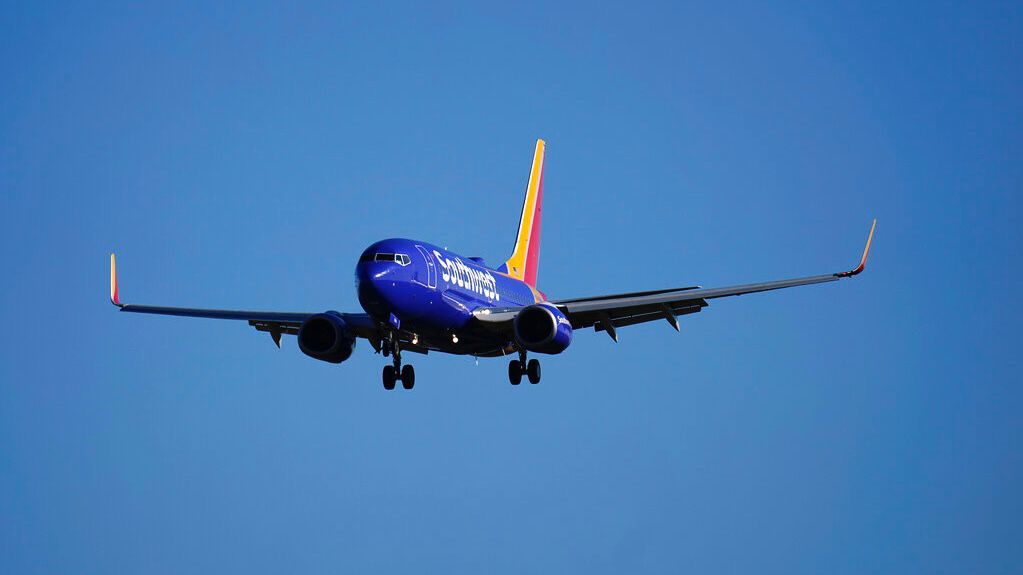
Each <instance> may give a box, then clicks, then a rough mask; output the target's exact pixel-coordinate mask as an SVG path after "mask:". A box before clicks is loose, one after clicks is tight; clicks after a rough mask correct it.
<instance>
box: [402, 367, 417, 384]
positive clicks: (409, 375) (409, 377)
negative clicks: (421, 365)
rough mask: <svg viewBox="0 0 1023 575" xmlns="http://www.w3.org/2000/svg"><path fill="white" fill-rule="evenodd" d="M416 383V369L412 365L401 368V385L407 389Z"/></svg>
mask: <svg viewBox="0 0 1023 575" xmlns="http://www.w3.org/2000/svg"><path fill="white" fill-rule="evenodd" d="M415 384H416V370H415V369H413V368H412V366H411V365H406V366H405V367H403V368H401V386H402V387H404V388H405V389H412V386H414V385H415Z"/></svg>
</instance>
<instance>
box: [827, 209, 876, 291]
mask: <svg viewBox="0 0 1023 575" xmlns="http://www.w3.org/2000/svg"><path fill="white" fill-rule="evenodd" d="M876 227H877V218H874V223H873V224H871V225H870V235H868V236H867V245H866V246H865V247H864V248H863V257H861V258H860V265H858V266H856V269H854V270H849V271H847V272H841V273H837V274H835V277H840V278H848V277H852V276H854V275H856V274H858V273H860V272H861V271H863V268H865V267H867V255H869V254H870V242H871V241H873V240H874V228H876Z"/></svg>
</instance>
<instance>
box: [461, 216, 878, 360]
mask: <svg viewBox="0 0 1023 575" xmlns="http://www.w3.org/2000/svg"><path fill="white" fill-rule="evenodd" d="M876 226H877V220H876V219H875V220H874V222H873V224H871V226H870V235H868V236H867V244H866V247H864V248H863V256H862V257H861V258H860V263H859V265H858V266H857V267H856V268H854V269H852V270H849V271H845V272H838V273H831V274H823V275H816V276H807V277H802V278H794V279H787V280H777V281H769V282H762V283H752V284H744V285H736V286H729V287H720V288H709V289H705V288H700V287H699V286H693V287H682V288H673V289H664V290H655V291H646V292H635V293H623V294H615V295H607V296H597V297H589V298H577V299H567V300H555V301H551V302H548V303H550V304H552V305H554V306H556V307H557V308H558V309H559V310H560V311H561V312H562V313H564V314H565V316H566V317H567V318H568V320H569V321H570V322H571V323H572V328H573V329H581V328H585V327H591V326H592V327H593V329H594V331H606V332H607V333H608V335H610V336H611V338H612V339H613V340H615V341H618V334H617V331H616V328H619V327H624V326H629V325H635V324H638V323H645V322H648V321H658V320H665V321H667V322H668V323H669V324H671V326H672V327H674V328H675V330H676V331H677V330H678V329H679V325H678V316H680V315H686V314H691V313H697V312H699V311H700V310H701V309H703V308H705V307H707V306H708V305H709V304H708V303H707V300H710V299H715V298H721V297H729V296H737V295H743V294H748V293H757V292H763V291H771V290H776V289H783V288H790V287H796V286H804V285H811V284H818V283H825V282H833V281H838V280H840V279H843V278H848V277H853V276H855V275H857V274H859V273H860V272H862V271H863V269H864V268H865V267H866V265H867V255H868V254H869V253H870V243H871V241H872V240H873V238H874V228H875V227H876ZM521 309H523V308H496V309H485V310H477V311H476V312H474V315H475V317H476V319H477V320H479V321H480V322H481V323H482V324H484V325H488V326H491V327H492V328H495V329H511V322H512V321H513V320H514V319H515V316H516V315H518V312H519V311H520V310H521Z"/></svg>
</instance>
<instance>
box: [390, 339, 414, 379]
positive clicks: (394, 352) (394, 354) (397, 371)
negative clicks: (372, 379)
mask: <svg viewBox="0 0 1023 575" xmlns="http://www.w3.org/2000/svg"><path fill="white" fill-rule="evenodd" d="M388 352H390V355H391V360H392V362H393V365H385V366H384V373H383V380H384V389H386V390H388V391H390V390H392V389H394V384H395V382H396V381H401V386H402V387H404V388H405V389H412V388H413V387H414V386H415V385H416V370H415V368H413V367H412V366H411V365H406V366H402V365H401V346H399V345H398V340H397V339H394V338H392V339H391V341H386V342H384V357H387V355H388Z"/></svg>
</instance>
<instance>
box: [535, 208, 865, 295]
mask: <svg viewBox="0 0 1023 575" xmlns="http://www.w3.org/2000/svg"><path fill="white" fill-rule="evenodd" d="M876 227H877V219H876V218H875V219H874V221H873V223H872V224H871V226H870V233H869V235H868V236H867V243H866V246H865V247H864V248H863V255H862V257H860V263H859V265H858V266H857V267H856V268H854V269H852V270H849V271H845V272H837V273H831V274H822V275H816V276H807V277H801V278H793V279H785V280H776V281H770V282H761V283H752V284H743V285H736V286H728V287H720V288H708V289H692V290H674V291H669V292H665V293H652V294H647V293H644V292H637V293H636V294H627V295H624V296H623V297H617V298H611V299H607V298H601V297H597V298H591V299H576V300H566V301H565V302H552V303H554V304H555V305H558V306H559V307H563V308H564V309H565V311H567V312H568V313H570V314H571V313H580V312H588V311H601V310H611V309H616V308H623V307H634V306H644V305H657V304H667V303H673V302H679V301H688V300H698V299H713V298H719V297H728V296H736V295H743V294H748V293H757V292H763V291H770V290H776V289H783V288H789V287H796V286H802V285H812V284H818V283H825V282H833V281H838V280H839V279H842V278H847V277H853V276H855V275H857V274H859V273H860V272H862V271H863V270H864V269H865V268H866V266H867V256H868V255H869V253H870V244H871V242H872V241H873V239H874V229H875V228H876Z"/></svg>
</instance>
